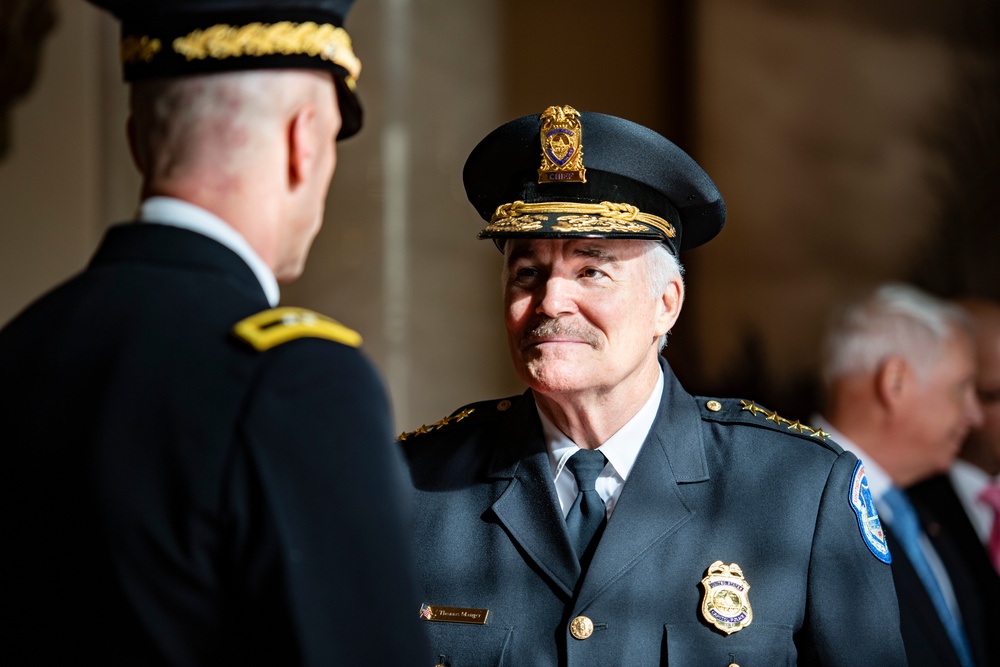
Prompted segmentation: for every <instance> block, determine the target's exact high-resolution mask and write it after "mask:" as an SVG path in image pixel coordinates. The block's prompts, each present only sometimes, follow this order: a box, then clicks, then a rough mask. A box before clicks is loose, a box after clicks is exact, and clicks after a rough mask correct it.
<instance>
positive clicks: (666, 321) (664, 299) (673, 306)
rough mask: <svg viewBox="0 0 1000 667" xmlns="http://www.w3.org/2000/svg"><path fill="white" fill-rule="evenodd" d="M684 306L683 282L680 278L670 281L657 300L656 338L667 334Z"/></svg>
mask: <svg viewBox="0 0 1000 667" xmlns="http://www.w3.org/2000/svg"><path fill="white" fill-rule="evenodd" d="M683 304H684V282H683V281H682V280H681V279H680V278H676V279H674V280H671V281H670V282H669V283H668V284H667V287H666V289H664V291H663V294H661V295H660V298H659V306H660V310H659V314H658V315H657V318H656V332H655V333H656V336H657V337H659V336H662V335H663V334H665V333H667V332H669V331H670V330H671V329H672V328H673V327H674V323H675V322H677V318H678V317H679V316H680V314H681V306H682V305H683Z"/></svg>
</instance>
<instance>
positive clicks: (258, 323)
mask: <svg viewBox="0 0 1000 667" xmlns="http://www.w3.org/2000/svg"><path fill="white" fill-rule="evenodd" d="M233 333H234V334H235V335H236V336H237V337H239V338H242V339H243V340H245V341H246V342H248V343H250V344H251V345H252V346H253V347H254V348H255V349H257V350H259V351H261V352H263V351H265V350H269V349H271V348H272V347H275V346H277V345H281V344H282V343H287V342H288V341H291V340H296V339H298V338H325V339H327V340H332V341H336V342H338V343H342V344H344V345H349V346H350V347H358V346H359V345H361V335H360V334H359V333H358V332H357V331H354V330H353V329H348V328H347V327H345V326H344V325H343V324H341V323H340V322H338V321H336V320H332V319H330V318H329V317H326V316H325V315H320V314H319V313H314V312H312V311H311V310H306V309H305V308H272V309H271V310H265V311H262V312H260V313H257V314H256V315H251V316H250V317H248V318H246V319H245V320H242V321H240V322H239V323H237V324H236V326H235V327H233Z"/></svg>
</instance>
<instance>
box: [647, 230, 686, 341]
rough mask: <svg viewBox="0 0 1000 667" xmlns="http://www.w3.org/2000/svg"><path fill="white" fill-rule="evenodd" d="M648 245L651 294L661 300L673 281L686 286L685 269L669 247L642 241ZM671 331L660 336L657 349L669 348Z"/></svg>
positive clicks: (648, 272) (648, 271) (657, 242)
mask: <svg viewBox="0 0 1000 667" xmlns="http://www.w3.org/2000/svg"><path fill="white" fill-rule="evenodd" d="M641 243H645V244H646V271H647V276H648V277H649V293H650V296H651V297H652V298H654V299H655V298H659V296H660V295H661V294H663V293H664V292H666V291H667V286H668V285H669V284H670V283H672V282H673V281H675V280H676V281H679V282H680V283H681V286H683V285H684V267H683V266H681V263H680V261H679V260H678V259H677V258H676V257H674V255H673V254H671V252H670V251H669V250H667V246H665V245H663V244H662V243H660V242H659V241H641ZM669 333H670V332H669V331H668V332H667V333H665V334H663V335H662V336H660V339H659V341H658V342H657V349H658V350H659V351H660V352H662V351H663V349H664V348H665V347H666V346H667V336H668V335H669Z"/></svg>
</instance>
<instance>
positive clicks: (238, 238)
mask: <svg viewBox="0 0 1000 667" xmlns="http://www.w3.org/2000/svg"><path fill="white" fill-rule="evenodd" d="M136 218H137V219H138V220H139V222H146V223H156V224H160V225H169V226H171V227H179V228H181V229H187V230H189V231H192V232H196V233H198V234H201V235H202V236H207V237H208V238H210V239H212V240H213V241H217V242H219V243H221V244H222V245H224V246H226V247H227V248H229V249H230V250H232V251H233V252H235V253H236V254H237V255H239V257H240V258H241V259H242V260H243V261H244V262H246V264H247V266H249V267H250V270H251V271H253V273H254V275H255V276H256V277H257V281H258V282H260V286H261V289H263V290H264V295H265V296H266V297H267V302H268V303H269V304H270V305H271V307H272V308H273V307H275V306H277V305H278V301H279V300H280V298H281V292H280V290H279V288H278V281H277V279H275V277H274V273H273V272H272V271H271V269H270V267H268V266H267V264H265V263H264V260H262V259H261V258H260V255H258V254H257V253H256V252H255V251H254V249H253V248H252V247H250V244H249V243H247V241H246V239H245V238H243V236H242V235H241V234H240V233H239V232H237V231H236V230H235V229H233V228H232V227H231V226H229V224H227V223H226V221H224V220H223V219H222V218H220V217H218V216H216V215H214V214H212V213H209V212H208V211H206V210H205V209H203V208H201V207H200V206H195V205H194V204H192V203H190V202H186V201H183V200H181V199H175V198H174V197H150V198H149V199H146V200H145V201H143V202H142V204H141V205H140V206H139V213H138V215H137V216H136Z"/></svg>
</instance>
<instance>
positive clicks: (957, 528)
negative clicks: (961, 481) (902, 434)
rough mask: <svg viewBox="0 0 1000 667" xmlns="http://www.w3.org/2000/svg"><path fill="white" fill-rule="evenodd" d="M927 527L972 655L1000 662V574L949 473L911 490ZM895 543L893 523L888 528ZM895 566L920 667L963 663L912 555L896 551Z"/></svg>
mask: <svg viewBox="0 0 1000 667" xmlns="http://www.w3.org/2000/svg"><path fill="white" fill-rule="evenodd" d="M907 493H908V495H909V496H910V498H911V499H912V501H913V505H914V508H915V509H916V510H917V512H918V514H919V515H920V518H921V522H922V523H923V525H924V529H925V532H926V534H927V536H928V538H929V539H930V541H931V544H933V545H934V549H935V551H937V553H938V556H939V557H940V558H941V562H942V564H943V565H944V566H945V569H946V570H947V571H948V577H949V579H950V580H951V585H952V588H953V589H954V591H955V598H956V600H957V601H958V607H959V611H960V612H961V614H962V622H963V624H964V626H965V632H966V635H967V636H968V638H969V644H970V648H971V649H972V657H973V659H974V660H975V661H976V664H977V665H982V666H983V667H986V666H988V665H995V664H997V663H998V662H1000V634H998V629H1000V604H998V600H1000V576H998V575H997V572H996V570H995V569H993V565H992V564H991V563H990V561H989V556H987V553H986V550H985V549H984V548H983V543H982V542H980V541H979V537H978V535H976V531H975V528H973V527H972V524H971V523H970V522H969V518H968V516H967V515H966V513H965V509H964V508H963V507H962V502H961V501H960V500H959V499H958V496H956V495H955V490H954V489H953V488H952V486H951V482H950V481H949V479H948V477H947V476H946V475H942V476H940V477H935V478H933V479H930V480H927V481H926V482H922V483H920V484H917V485H916V486H913V487H911V488H909V489H907ZM886 532H887V533H888V536H889V538H890V545H891V544H893V542H892V540H893V536H892V528H891V526H890V527H889V529H888V530H887V531H886ZM892 554H893V563H892V571H893V577H894V579H895V582H896V593H897V595H898V596H899V607H900V610H901V612H900V625H901V628H902V632H903V641H904V643H905V644H906V652H907V655H909V657H910V664H911V665H912V666H914V667H932V666H933V667H958V665H959V661H958V656H957V655H956V653H955V650H954V648H953V646H952V644H951V641H950V640H949V639H948V636H947V635H946V634H945V630H944V625H943V624H942V623H941V619H940V617H939V616H938V615H937V611H936V610H935V609H934V603H933V602H931V599H930V596H929V595H928V594H927V591H926V589H925V588H924V586H923V584H922V583H921V581H920V578H919V577H918V576H917V572H916V570H914V569H913V566H912V565H911V564H910V562H909V560H908V559H907V558H906V554H905V553H904V552H903V549H902V547H897V548H895V549H894V550H893V552H892Z"/></svg>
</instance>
